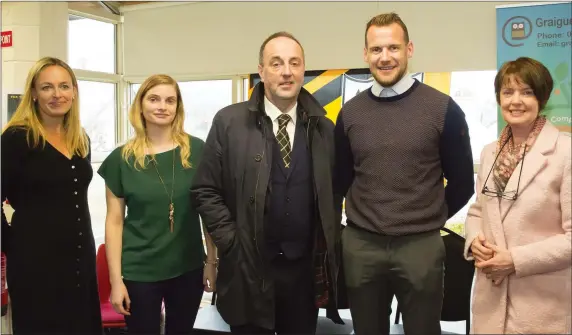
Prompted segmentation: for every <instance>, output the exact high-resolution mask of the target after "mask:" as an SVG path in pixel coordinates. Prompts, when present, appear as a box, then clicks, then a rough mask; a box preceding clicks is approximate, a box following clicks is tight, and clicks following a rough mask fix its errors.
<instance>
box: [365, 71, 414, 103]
mask: <svg viewBox="0 0 572 335" xmlns="http://www.w3.org/2000/svg"><path fill="white" fill-rule="evenodd" d="M414 83H415V79H413V77H412V76H411V73H406V74H405V75H404V76H403V78H401V79H400V80H399V81H398V82H397V83H395V85H393V86H391V87H383V86H381V84H380V83H378V82H377V80H374V81H373V86H371V93H373V95H375V96H376V97H383V98H386V97H392V96H396V95H400V94H403V93H405V92H407V90H408V89H410V88H411V86H413V84H414Z"/></svg>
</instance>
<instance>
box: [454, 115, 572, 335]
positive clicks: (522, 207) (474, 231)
mask: <svg viewBox="0 0 572 335" xmlns="http://www.w3.org/2000/svg"><path fill="white" fill-rule="evenodd" d="M571 144H572V138H571V137H570V136H569V135H567V134H564V133H560V132H559V131H558V129H557V128H556V127H554V126H553V125H552V124H551V123H549V122H547V123H546V125H545V126H544V128H543V129H542V131H541V132H540V134H539V135H538V138H537V139H536V143H535V144H534V146H533V147H532V148H531V149H530V151H529V152H528V153H527V154H526V156H525V158H524V160H523V161H524V166H523V169H522V176H521V177H520V178H521V179H520V186H519V192H518V193H519V194H518V198H517V200H515V201H514V200H505V199H500V198H494V197H490V196H486V195H483V194H481V191H482V189H483V183H484V182H485V179H486V178H487V174H488V173H489V171H490V170H491V167H492V164H493V161H494V159H495V157H496V152H495V151H496V142H495V143H491V144H489V145H487V146H486V147H485V148H484V149H483V151H482V153H481V168H480V169H479V172H478V176H477V183H476V184H477V189H476V192H477V200H476V202H475V203H474V204H473V205H472V206H471V207H470V208H469V212H468V215H467V221H466V223H465V226H466V227H465V229H466V239H467V241H466V245H465V258H466V259H468V260H471V259H472V255H471V253H470V249H469V247H470V244H471V242H472V241H473V239H474V238H475V237H476V236H477V235H478V234H479V232H483V233H484V235H485V238H486V239H487V240H488V241H490V242H491V243H494V244H496V245H498V246H500V247H503V248H506V249H508V250H509V251H510V253H511V256H512V259H513V261H514V265H515V269H516V272H515V273H513V274H512V275H510V276H509V277H507V278H506V279H505V280H504V281H503V282H502V283H501V284H500V285H498V286H495V285H493V284H492V282H491V281H490V280H488V279H487V278H486V275H485V274H484V273H482V272H481V270H479V269H477V271H476V281H475V287H474V290H473V306H472V312H473V321H472V327H471V328H472V329H471V333H473V334H505V333H523V334H549V333H552V334H555V333H556V334H564V333H567V334H569V333H571V331H572V329H571V325H570V313H571V305H572V299H571V293H572V292H571V289H570V287H571V280H572V279H571V262H572V245H571V239H570V231H571V222H570V210H571V196H572V195H571V193H570V188H571V176H570V174H571V170H570V164H571V151H572V145H571ZM522 163H523V162H521V163H519V165H518V166H517V167H516V169H515V172H514V173H513V174H512V176H511V178H510V180H509V181H508V184H507V186H506V190H509V191H512V190H516V187H517V182H518V175H519V173H520V168H521V165H520V164H522ZM487 186H488V187H489V189H496V187H495V186H494V182H493V180H492V175H491V177H489V180H488V182H487ZM499 199H500V200H499Z"/></svg>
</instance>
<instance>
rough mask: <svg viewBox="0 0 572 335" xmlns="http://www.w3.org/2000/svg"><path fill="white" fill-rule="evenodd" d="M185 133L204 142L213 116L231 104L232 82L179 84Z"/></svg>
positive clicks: (213, 81) (208, 81)
mask: <svg viewBox="0 0 572 335" xmlns="http://www.w3.org/2000/svg"><path fill="white" fill-rule="evenodd" d="M179 87H180V89H181V95H182V96H183V103H184V104H185V131H186V132H188V133H189V134H191V135H193V136H196V137H198V138H201V139H203V140H206V138H207V135H208V132H209V130H210V128H211V124H212V120H213V118H214V116H215V114H216V113H217V112H218V111H219V110H221V109H222V108H224V107H226V106H228V105H230V104H232V80H206V81H186V82H180V83H179Z"/></svg>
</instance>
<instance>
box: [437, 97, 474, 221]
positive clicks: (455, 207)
mask: <svg viewBox="0 0 572 335" xmlns="http://www.w3.org/2000/svg"><path fill="white" fill-rule="evenodd" d="M440 154H441V166H442V168H443V173H444V176H445V179H447V186H446V187H445V200H446V201H447V207H448V209H449V210H448V218H451V217H452V216H453V215H455V214H456V213H457V212H458V211H459V210H460V209H461V208H463V206H465V205H466V204H467V202H469V200H470V199H471V197H472V196H473V194H474V193H475V179H474V170H473V153H472V150H471V139H470V136H469V127H468V125H467V122H466V120H465V113H463V111H462V110H461V107H459V105H457V103H455V101H454V100H453V99H449V105H448V107H447V114H446V115H445V124H444V126H443V133H442V135H441V143H440Z"/></svg>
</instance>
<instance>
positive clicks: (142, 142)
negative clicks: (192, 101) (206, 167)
mask: <svg viewBox="0 0 572 335" xmlns="http://www.w3.org/2000/svg"><path fill="white" fill-rule="evenodd" d="M158 85H171V86H173V87H174V88H175V90H176V92H177V110H176V113H175V118H174V119H173V123H172V124H171V133H172V136H173V141H174V142H175V144H177V145H178V146H179V148H180V150H181V165H183V167H184V168H190V167H191V163H189V157H190V156H191V144H190V140H189V135H188V134H187V133H186V132H185V131H184V130H183V125H184V124H185V108H184V106H183V99H182V97H181V90H180V89H179V85H178V84H177V82H176V81H175V80H174V79H173V78H171V77H170V76H168V75H165V74H155V75H152V76H151V77H149V78H147V79H145V81H144V82H143V84H141V87H139V90H138V91H137V95H136V96H135V99H134V100H133V103H132V104H131V108H130V109H129V122H130V123H131V126H133V128H134V129H135V136H134V137H133V138H131V139H130V140H129V141H127V143H126V144H125V145H124V146H123V149H122V151H121V154H122V157H123V159H124V160H125V161H126V162H128V163H129V159H130V158H131V157H132V156H133V157H134V158H135V162H134V167H135V169H137V170H139V168H143V169H144V168H146V166H147V162H146V160H145V157H146V152H145V149H146V148H148V147H149V146H150V143H149V138H148V137H147V131H146V122H145V118H144V117H143V98H145V95H146V94H147V92H148V91H149V90H150V89H152V88H153V87H155V86H158ZM151 159H155V156H154V154H151Z"/></svg>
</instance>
